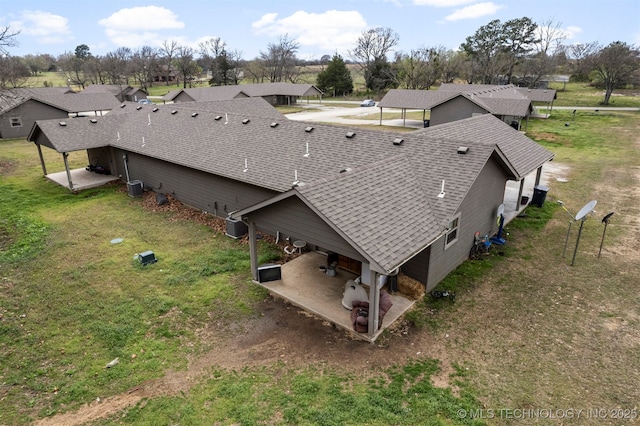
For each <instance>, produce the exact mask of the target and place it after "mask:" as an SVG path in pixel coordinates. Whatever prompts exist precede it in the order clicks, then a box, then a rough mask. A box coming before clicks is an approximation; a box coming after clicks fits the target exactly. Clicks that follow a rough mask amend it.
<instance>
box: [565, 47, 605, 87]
mask: <svg viewBox="0 0 640 426" xmlns="http://www.w3.org/2000/svg"><path fill="white" fill-rule="evenodd" d="M600 49H601V46H600V44H598V42H596V41H594V42H591V43H577V44H572V45H570V46H569V48H568V51H569V57H570V60H571V70H572V73H573V75H572V78H574V79H575V80H577V81H588V80H589V72H591V69H589V64H588V61H587V58H589V57H591V56H593V55H595V54H596V53H597V52H598V51H599V50H600Z"/></svg>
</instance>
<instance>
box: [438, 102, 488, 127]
mask: <svg viewBox="0 0 640 426" xmlns="http://www.w3.org/2000/svg"><path fill="white" fill-rule="evenodd" d="M476 113H478V114H487V111H486V110H485V109H484V108H480V107H479V106H478V105H476V104H474V103H473V102H471V101H470V100H468V99H466V98H464V97H462V96H458V97H456V98H454V99H452V100H450V101H448V102H445V103H443V104H441V105H438V106H436V107H435V108H432V109H431V122H430V124H429V125H431V126H435V125H436V124H443V123H449V122H451V121H456V120H462V119H464V118H469V117H472V116H473V114H476Z"/></svg>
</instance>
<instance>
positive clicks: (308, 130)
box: [304, 126, 313, 133]
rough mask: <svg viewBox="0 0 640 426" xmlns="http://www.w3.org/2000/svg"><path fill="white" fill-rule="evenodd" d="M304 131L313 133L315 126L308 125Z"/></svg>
mask: <svg viewBox="0 0 640 426" xmlns="http://www.w3.org/2000/svg"><path fill="white" fill-rule="evenodd" d="M304 131H305V132H307V133H311V132H313V127H312V126H307V127H305V128H304Z"/></svg>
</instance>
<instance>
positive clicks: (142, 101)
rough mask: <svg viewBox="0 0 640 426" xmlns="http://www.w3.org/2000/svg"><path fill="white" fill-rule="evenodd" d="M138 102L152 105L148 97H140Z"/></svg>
mask: <svg viewBox="0 0 640 426" xmlns="http://www.w3.org/2000/svg"><path fill="white" fill-rule="evenodd" d="M138 103H139V104H145V105H153V102H151V101H150V100H149V99H140V100H139V101H138Z"/></svg>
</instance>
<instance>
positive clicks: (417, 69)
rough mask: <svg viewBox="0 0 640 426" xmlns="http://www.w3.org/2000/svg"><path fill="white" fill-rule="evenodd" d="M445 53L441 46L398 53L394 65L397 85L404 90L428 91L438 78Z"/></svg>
mask: <svg viewBox="0 0 640 426" xmlns="http://www.w3.org/2000/svg"><path fill="white" fill-rule="evenodd" d="M445 52H446V49H445V48H444V47H442V46H441V47H422V48H420V49H417V50H412V51H411V52H409V53H408V54H404V53H402V52H400V53H398V54H397V55H396V60H395V64H394V65H395V68H396V73H395V77H396V83H397V85H398V86H399V87H402V88H404V89H413V90H428V89H429V88H430V87H431V86H433V85H434V84H435V82H436V81H437V80H438V79H439V78H440V75H441V68H442V67H441V63H442V61H443V60H445V57H444V55H445Z"/></svg>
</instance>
